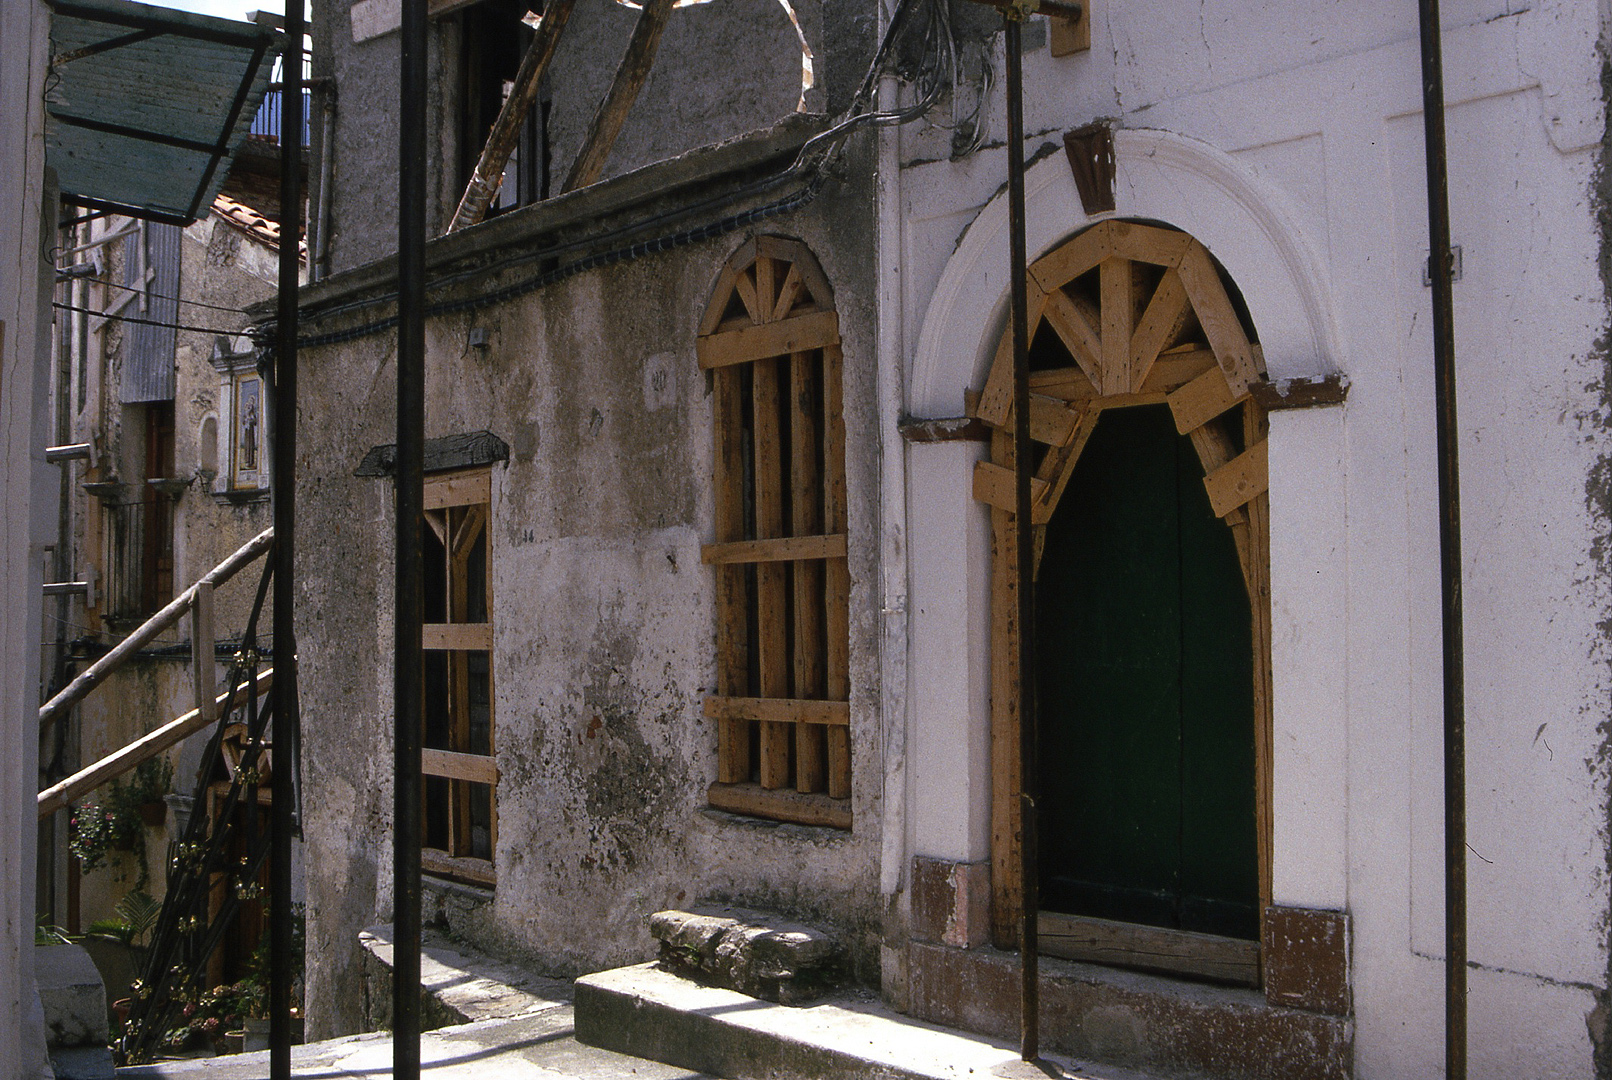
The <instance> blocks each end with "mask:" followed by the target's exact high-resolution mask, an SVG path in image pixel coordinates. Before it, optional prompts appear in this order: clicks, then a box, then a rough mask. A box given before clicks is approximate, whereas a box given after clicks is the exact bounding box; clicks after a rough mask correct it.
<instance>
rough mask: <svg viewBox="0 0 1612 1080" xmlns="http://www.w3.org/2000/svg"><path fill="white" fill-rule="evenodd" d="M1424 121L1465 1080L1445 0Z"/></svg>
mask: <svg viewBox="0 0 1612 1080" xmlns="http://www.w3.org/2000/svg"><path fill="white" fill-rule="evenodd" d="M1421 24H1422V117H1423V121H1424V124H1425V127H1426V145H1427V231H1428V241H1429V245H1428V251H1429V253H1430V254H1429V257H1428V271H1429V274H1428V276H1429V277H1430V279H1431V280H1432V284H1433V370H1434V378H1435V385H1434V398H1435V408H1436V411H1437V414H1438V420H1437V423H1438V498H1439V568H1440V571H1441V574H1442V577H1443V600H1444V611H1443V615H1444V1062H1445V1064H1444V1075H1445V1076H1446V1077H1447V1078H1448V1080H1466V1065H1467V1061H1466V1050H1467V1046H1466V1038H1467V1018H1466V965H1467V959H1466V952H1467V948H1466V947H1467V940H1466V701H1465V651H1464V649H1463V646H1462V627H1461V468H1460V461H1459V442H1460V428H1459V427H1458V426H1457V424H1456V416H1455V313H1454V298H1453V295H1452V292H1451V285H1450V283H1451V281H1452V278H1453V269H1454V267H1453V264H1452V260H1451V257H1450V197H1449V174H1448V163H1447V159H1446V156H1445V147H1444V63H1443V58H1442V56H1441V53H1440V40H1439V13H1438V0H1421Z"/></svg>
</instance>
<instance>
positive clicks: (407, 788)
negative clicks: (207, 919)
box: [392, 0, 426, 1080]
mask: <svg viewBox="0 0 1612 1080" xmlns="http://www.w3.org/2000/svg"><path fill="white" fill-rule="evenodd" d="M402 69H403V70H402V101H401V103H400V105H401V107H400V108H399V110H398V114H399V117H400V121H399V126H400V130H399V133H398V148H399V155H398V181H397V190H398V200H397V202H398V214H397V217H398V221H397V227H398V232H397V275H398V298H397V307H398V329H397V578H396V600H395V612H396V615H395V619H396V623H395V632H396V635H397V640H396V648H395V653H396V655H395V657H394V658H393V665H394V670H393V702H394V710H395V716H394V725H395V734H394V751H395V754H396V761H395V765H394V771H393V781H392V784H393V787H392V792H393V803H392V844H393V848H392V851H393V856H392V875H393V876H392V882H393V884H392V912H393V914H392V930H393V955H394V958H395V960H394V965H393V970H392V1074H393V1076H394V1077H396V1078H397V1080H417V1078H418V1077H419V1075H420V820H421V817H420V814H421V802H422V795H423V784H422V782H421V779H420V741H421V737H422V730H421V728H422V725H423V722H424V721H423V717H424V715H425V711H424V700H423V699H424V685H423V683H422V682H421V677H420V673H421V671H422V670H423V668H424V655H423V652H422V649H421V639H420V624H421V620H422V618H423V617H424V594H423V589H422V584H421V583H422V579H423V577H424V573H425V558H424V554H423V537H422V536H421V530H422V529H423V528H424V523H425V496H424V461H425V459H424V444H425V166H426V159H425V151H426V141H425V140H426V127H425V120H426V0H403V32H402Z"/></svg>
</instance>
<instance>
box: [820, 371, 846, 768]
mask: <svg viewBox="0 0 1612 1080" xmlns="http://www.w3.org/2000/svg"><path fill="white" fill-rule="evenodd" d="M844 368H845V361H844V357H843V356H842V355H841V354H840V347H839V346H838V345H837V344H836V345H831V346H829V347H828V348H826V349H824V350H823V455H824V460H823V468H824V471H825V476H824V481H825V483H824V485H823V527H824V528H825V529H827V530H828V531H829V532H831V533H849V528H848V516H847V508H846V494H845V399H844V388H843V383H842V382H841V380H842V378H843V376H844ZM823 574H824V583H823V600H824V639H825V643H826V646H827V652H828V656H827V663H826V665H825V668H826V669H825V678H826V680H827V695H828V697H830V698H832V699H834V700H835V701H849V700H850V697H851V568H850V563H849V561H848V560H846V559H830V560H829V561H828V562H827V563H826V564H824V567H823ZM828 794H829V796H830V797H831V798H834V799H849V798H850V797H851V729H850V727H849V726H846V727H834V728H831V729H829V732H828Z"/></svg>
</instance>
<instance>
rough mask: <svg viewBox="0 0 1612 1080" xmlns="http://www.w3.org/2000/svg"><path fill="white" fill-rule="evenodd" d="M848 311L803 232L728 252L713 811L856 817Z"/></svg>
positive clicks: (706, 356)
mask: <svg viewBox="0 0 1612 1080" xmlns="http://www.w3.org/2000/svg"><path fill="white" fill-rule="evenodd" d="M839 340H840V338H839V320H838V317H837V316H836V315H835V312H834V298H833V294H832V292H831V290H830V289H829V285H828V279H827V278H826V277H824V276H823V272H822V269H821V268H820V267H819V266H818V264H817V260H816V259H815V258H813V256H812V254H811V252H810V251H808V250H807V248H806V246H805V245H804V244H802V243H800V242H798V241H793V240H784V239H780V238H777V237H758V238H756V239H754V240H751V241H749V242H748V243H746V244H745V245H744V246H743V247H741V248H740V249H739V250H738V251H737V252H736V253H735V254H734V256H733V257H732V258H731V259H729V260H728V263H727V265H726V266H725V267H724V268H723V270H722V273H721V274H720V275H719V277H718V279H717V283H716V287H715V289H714V290H713V293H712V297H711V303H710V306H709V307H708V308H707V309H706V313H705V318H704V319H703V321H702V322H701V324H700V330H699V339H698V343H697V354H698V357H699V364H700V367H701V369H703V370H704V371H706V372H708V373H710V376H711V383H712V394H713V401H714V409H713V411H714V414H715V431H714V440H715V441H714V453H713V455H712V463H713V469H712V471H713V476H712V485H713V490H714V494H715V500H714V502H715V521H714V522H713V530H712V531H713V539H714V542H713V543H710V544H707V545H705V547H704V549H703V553H702V558H703V560H704V561H705V562H706V563H707V564H709V565H711V566H713V567H715V570H716V607H717V611H716V614H717V638H716V652H717V658H716V659H717V665H716V666H717V686H716V693H715V694H712V695H711V696H710V697H707V698H706V699H705V715H706V716H707V717H708V718H710V719H711V720H714V721H716V723H717V778H716V782H715V783H714V784H712V785H711V788H710V794H709V799H710V803H711V805H712V806H713V807H717V808H719V809H723V810H730V811H733V812H736V813H743V814H753V815H756V816H760V817H769V818H776V819H779V820H784V821H797V822H802V823H806V824H815V825H832V826H837V827H840V828H849V827H850V823H851V810H850V794H851V740H850V727H849V723H850V707H849V704H848V699H849V696H850V672H849V667H850V657H849V652H850V644H849V643H850V630H849V606H848V597H849V593H850V576H849V571H848V568H847V563H846V504H845V419H844V413H843V407H842V400H841V389H840V372H841V357H840V349H839Z"/></svg>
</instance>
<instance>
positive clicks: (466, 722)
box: [444, 504, 492, 855]
mask: <svg viewBox="0 0 1612 1080" xmlns="http://www.w3.org/2000/svg"><path fill="white" fill-rule="evenodd" d="M477 505H478V506H479V505H482V504H477ZM469 517H470V510H469V508H468V507H465V508H459V507H455V508H453V509H451V510H449V511H448V521H447V524H448V535H449V537H450V540H449V543H448V545H447V551H446V552H445V553H444V557H445V559H446V560H447V567H446V569H447V584H448V621H449V623H450V624H451V625H453V626H456V627H457V626H467V625H474V624H470V623H466V622H465V620H466V619H467V618H468V617H469V611H470V568H469V566H468V565H467V562H468V555H469V549H468V548H465V547H461V545H460V544H459V543H457V541H458V539H459V537H460V535H462V534H463V533H466V532H468V531H469V529H470V528H472V527H473V525H472V523H471V522H470V521H467V520H466V519H467V518H469ZM456 552H457V553H456ZM482 628H484V629H485V631H486V635H485V637H486V641H487V647H488V648H489V649H490V648H491V646H492V625H491V624H490V623H484V624H482ZM448 729H449V734H448V746H447V749H448V750H450V751H458V752H463V751H466V750H468V749H470V654H469V653H466V652H461V651H459V650H454V651H453V652H451V653H449V654H448ZM470 832H471V824H470V788H469V787H467V786H466V785H465V784H463V783H450V784H449V785H448V854H450V855H470V854H472V850H471V838H470Z"/></svg>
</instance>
